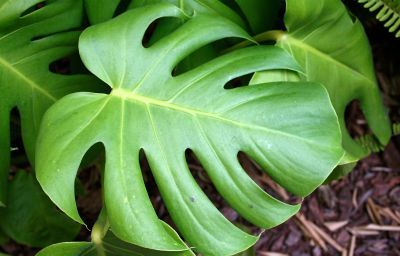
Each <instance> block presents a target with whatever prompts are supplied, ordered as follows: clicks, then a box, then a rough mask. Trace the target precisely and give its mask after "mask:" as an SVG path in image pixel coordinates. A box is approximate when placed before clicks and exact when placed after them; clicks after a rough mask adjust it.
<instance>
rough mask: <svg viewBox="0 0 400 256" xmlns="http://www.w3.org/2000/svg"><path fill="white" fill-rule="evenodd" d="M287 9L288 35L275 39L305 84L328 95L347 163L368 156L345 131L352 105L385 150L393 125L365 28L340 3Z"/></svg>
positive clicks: (299, 1)
mask: <svg viewBox="0 0 400 256" xmlns="http://www.w3.org/2000/svg"><path fill="white" fill-rule="evenodd" d="M286 4H287V11H286V15H285V25H286V27H287V30H288V32H285V33H275V35H274V37H275V39H277V45H278V46H280V47H282V48H284V49H286V50H287V51H288V52H289V53H290V54H291V55H293V56H294V57H295V58H296V60H297V61H298V63H299V64H300V66H301V67H302V68H303V69H304V73H303V76H302V78H303V80H305V81H315V82H320V83H322V84H323V85H324V86H325V88H326V89H327V90H328V92H329V95H330V97H331V100H332V103H333V106H334V107H335V109H336V113H337V114H338V117H339V121H340V125H341V130H342V136H343V147H344V148H345V150H346V152H347V155H346V158H345V159H344V160H343V163H346V162H353V161H356V160H358V159H360V158H362V157H364V156H365V155H366V154H368V150H367V149H364V148H363V147H362V146H361V145H359V144H358V143H356V142H355V141H354V140H353V139H352V138H351V137H350V135H349V133H348V131H347V129H346V125H345V120H344V114H345V109H346V106H347V105H348V104H349V103H350V102H352V101H353V100H359V102H360V104H361V108H362V110H363V113H364V115H365V117H366V119H367V121H368V124H369V127H370V128H371V130H372V131H373V133H374V135H375V136H376V137H377V139H378V140H379V141H380V143H382V144H383V145H386V144H387V142H388V140H389V138H390V135H391V130H390V125H389V121H388V117H387V114H386V110H385V108H384V107H383V104H382V100H381V97H380V93H379V89H378V86H377V81H376V77H375V74H374V69H373V63H372V56H371V51H370V47H369V43H368V39H367V37H366V35H365V33H364V30H363V27H362V25H361V23H360V22H359V21H358V20H355V21H353V19H352V17H351V16H350V14H349V13H348V12H347V10H346V8H345V6H344V5H343V4H342V2H341V1H340V0H321V1H313V0H287V1H286ZM257 81H258V82H260V81H262V79H260V78H257Z"/></svg>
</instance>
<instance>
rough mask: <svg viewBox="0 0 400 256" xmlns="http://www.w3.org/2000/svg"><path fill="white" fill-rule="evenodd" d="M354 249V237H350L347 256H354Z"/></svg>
mask: <svg viewBox="0 0 400 256" xmlns="http://www.w3.org/2000/svg"><path fill="white" fill-rule="evenodd" d="M355 249H356V236H354V235H353V236H352V237H351V242H350V248H349V254H348V256H353V255H354V250H355Z"/></svg>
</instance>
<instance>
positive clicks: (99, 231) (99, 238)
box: [91, 207, 110, 256]
mask: <svg viewBox="0 0 400 256" xmlns="http://www.w3.org/2000/svg"><path fill="white" fill-rule="evenodd" d="M109 228H110V224H109V223H108V218H107V212H106V210H105V208H104V207H103V209H101V212H100V215H99V218H98V219H97V221H96V223H95V224H94V225H93V230H92V234H91V238H92V242H93V244H94V245H95V247H96V251H97V253H98V255H99V256H106V253H105V250H104V247H103V238H104V236H105V235H106V234H107V231H108V229H109Z"/></svg>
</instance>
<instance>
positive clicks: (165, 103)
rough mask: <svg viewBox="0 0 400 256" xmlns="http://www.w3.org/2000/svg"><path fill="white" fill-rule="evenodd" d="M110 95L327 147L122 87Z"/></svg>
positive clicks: (289, 134)
mask: <svg viewBox="0 0 400 256" xmlns="http://www.w3.org/2000/svg"><path fill="white" fill-rule="evenodd" d="M110 96H115V97H118V98H121V99H122V100H132V101H135V102H140V103H143V104H144V105H145V106H146V107H147V106H149V105H155V106H159V107H163V108H169V109H173V110H176V111H178V112H183V113H187V114H190V115H192V116H205V117H208V118H212V119H217V120H219V121H222V122H225V123H230V124H233V125H235V126H237V127H240V128H247V129H253V130H260V131H263V132H267V133H274V134H279V135H281V136H285V137H290V138H294V139H296V140H300V141H303V142H305V143H307V144H311V145H316V146H319V147H321V146H323V147H326V146H324V145H321V144H318V143H316V142H315V141H312V140H308V139H305V138H303V137H299V136H297V135H294V134H291V133H286V132H283V131H279V130H274V129H270V128H267V127H264V126H258V125H249V124H244V123H240V122H238V121H236V120H232V119H227V118H224V117H222V116H220V115H218V114H217V113H210V112H204V111H200V110H197V109H193V108H190V107H187V106H185V107H182V106H179V105H177V104H174V103H172V102H169V101H163V100H158V99H154V98H150V97H146V96H143V95H139V94H136V93H132V92H130V91H127V90H124V89H121V88H117V89H113V90H112V92H111V94H110Z"/></svg>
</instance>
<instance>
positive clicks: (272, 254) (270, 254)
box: [257, 252, 289, 256]
mask: <svg viewBox="0 0 400 256" xmlns="http://www.w3.org/2000/svg"><path fill="white" fill-rule="evenodd" d="M257 253H258V254H257V255H260V256H289V254H283V253H278V252H257Z"/></svg>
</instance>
